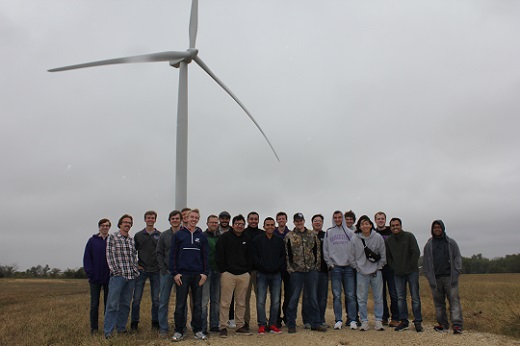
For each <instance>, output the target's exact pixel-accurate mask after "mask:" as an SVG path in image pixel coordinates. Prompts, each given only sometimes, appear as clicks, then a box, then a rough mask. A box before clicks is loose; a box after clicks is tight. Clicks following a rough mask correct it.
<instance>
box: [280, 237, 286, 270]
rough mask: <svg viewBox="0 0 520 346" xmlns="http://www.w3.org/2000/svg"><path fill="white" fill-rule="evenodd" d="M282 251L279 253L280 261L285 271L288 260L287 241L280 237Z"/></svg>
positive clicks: (281, 268)
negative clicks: (286, 257)
mask: <svg viewBox="0 0 520 346" xmlns="http://www.w3.org/2000/svg"><path fill="white" fill-rule="evenodd" d="M279 248H280V253H279V263H280V271H281V272H283V271H285V270H287V262H286V259H285V243H284V241H283V240H282V239H280V247H279Z"/></svg>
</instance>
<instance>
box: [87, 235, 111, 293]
mask: <svg viewBox="0 0 520 346" xmlns="http://www.w3.org/2000/svg"><path fill="white" fill-rule="evenodd" d="M107 239H108V237H107V238H106V239H103V237H101V236H100V235H99V234H94V235H93V236H92V237H91V238H90V239H89V240H88V242H87V245H86V246H85V253H84V255H83V269H85V273H86V274H87V278H88V281H89V282H90V283H91V284H103V285H104V284H108V281H109V280H110V269H109V268H108V263H107Z"/></svg>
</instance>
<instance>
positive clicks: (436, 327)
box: [433, 325, 448, 333]
mask: <svg viewBox="0 0 520 346" xmlns="http://www.w3.org/2000/svg"><path fill="white" fill-rule="evenodd" d="M433 330H435V331H436V332H439V333H445V332H447V331H448V328H444V327H443V326H441V325H438V326H435V327H433Z"/></svg>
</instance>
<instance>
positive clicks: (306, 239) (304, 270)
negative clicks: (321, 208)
mask: <svg viewBox="0 0 520 346" xmlns="http://www.w3.org/2000/svg"><path fill="white" fill-rule="evenodd" d="M293 220H294V226H295V228H294V230H293V231H292V232H289V233H288V234H287V235H286V236H285V252H286V261H287V271H288V272H289V273H290V274H291V300H290V301H289V306H288V307H287V327H288V329H289V333H296V315H297V312H298V302H299V300H300V294H301V291H302V289H303V290H305V291H307V293H308V297H309V299H308V305H307V307H308V314H307V311H306V315H307V317H308V319H309V322H310V324H311V330H315V331H318V332H326V331H327V328H326V327H324V326H322V325H321V324H320V318H319V308H318V299H317V295H316V290H317V284H318V270H319V269H320V265H321V248H320V241H319V240H318V237H317V236H316V234H315V233H314V232H313V231H312V230H309V229H307V228H306V227H305V218H304V217H303V214H302V213H296V214H294V217H293Z"/></svg>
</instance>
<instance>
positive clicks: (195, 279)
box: [174, 274, 202, 334]
mask: <svg viewBox="0 0 520 346" xmlns="http://www.w3.org/2000/svg"><path fill="white" fill-rule="evenodd" d="M181 280H182V285H180V286H177V293H176V294H175V314H174V318H175V332H176V333H181V334H184V330H185V329H186V318H187V317H186V312H187V304H186V301H187V299H188V291H190V290H191V295H192V297H193V315H192V316H191V328H192V329H193V333H194V334H195V333H197V332H200V331H201V329H202V286H199V282H200V274H194V275H187V274H184V275H182V276H181Z"/></svg>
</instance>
